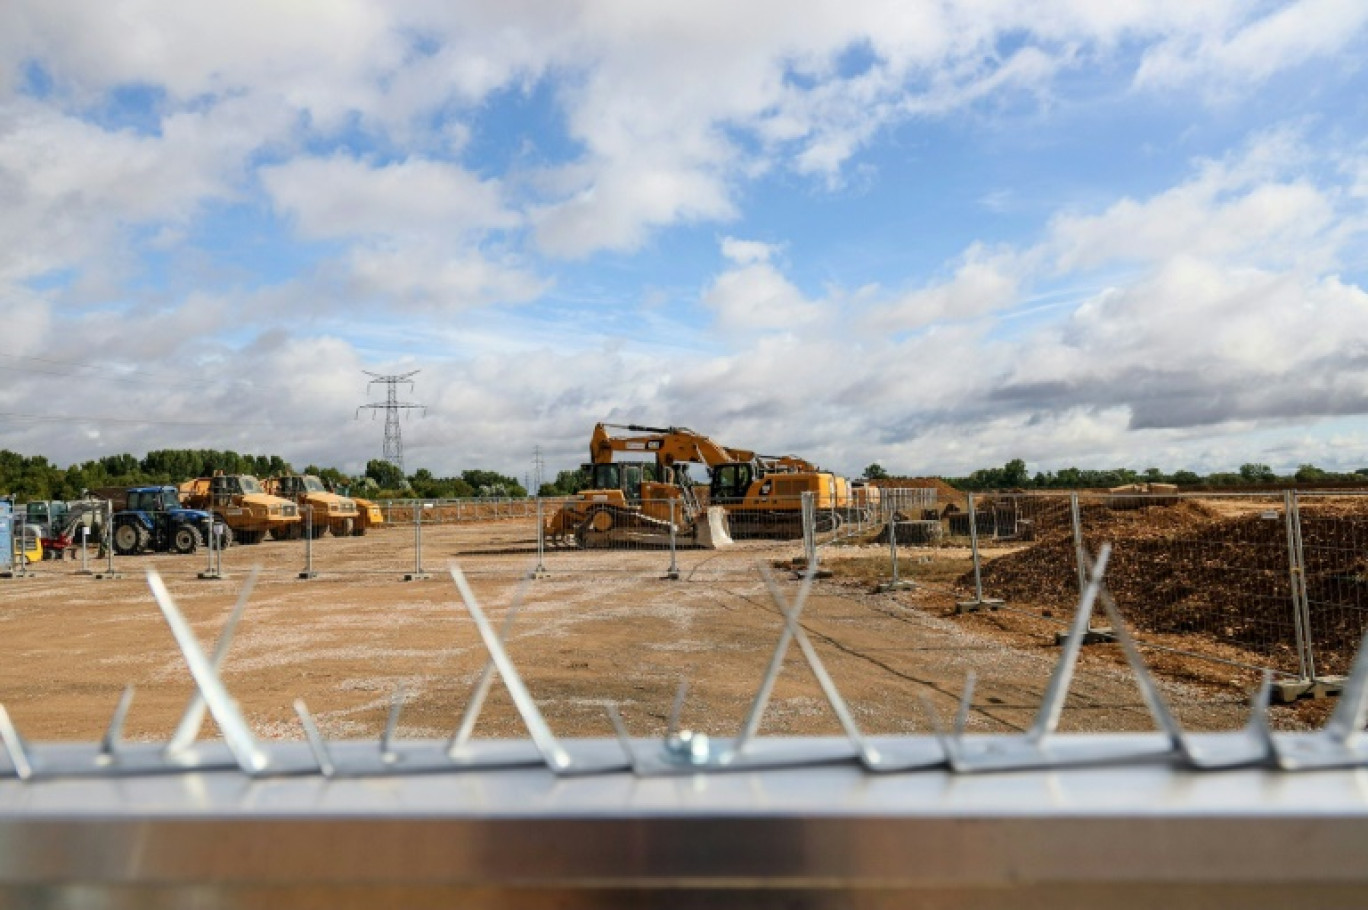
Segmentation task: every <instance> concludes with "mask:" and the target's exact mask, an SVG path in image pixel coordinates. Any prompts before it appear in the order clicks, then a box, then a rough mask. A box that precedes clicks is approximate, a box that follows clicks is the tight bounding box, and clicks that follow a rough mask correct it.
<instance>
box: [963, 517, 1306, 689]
mask: <svg viewBox="0 0 1368 910" xmlns="http://www.w3.org/2000/svg"><path fill="white" fill-rule="evenodd" d="M1075 510H1076V511H1075ZM976 513H977V514H978V515H979V517H978V518H977V521H978V528H979V537H980V541H981V542H982V543H983V545H984V547H985V550H986V555H988V556H989V557H990V558H989V559H988V560H987V562H986V563H985V565H984V567H983V588H984V594H985V596H989V597H994V598H1002V599H1003V600H1005V601H1006V602H1007V603H1008V604H1009V605H1010V606H1012V607H1014V608H1027V609H1030V610H1033V611H1036V612H1040V611H1048V612H1049V613H1050V614H1051V615H1053V616H1055V617H1057V618H1066V617H1067V616H1068V615H1069V613H1070V610H1071V605H1072V602H1073V601H1074V599H1076V598H1077V596H1078V593H1079V578H1080V571H1079V566H1078V560H1077V556H1076V543H1077V542H1078V541H1079V540H1080V539H1081V541H1082V542H1083V544H1084V545H1085V546H1086V547H1088V548H1089V550H1090V551H1091V550H1095V549H1096V548H1097V547H1098V546H1100V545H1101V544H1102V543H1104V542H1109V543H1111V544H1112V546H1113V553H1112V557H1111V559H1112V563H1111V567H1110V568H1109V569H1108V572H1107V586H1108V588H1109V589H1110V591H1111V593H1112V595H1113V597H1114V598H1115V600H1116V602H1117V605H1118V606H1119V607H1120V609H1121V612H1122V614H1123V615H1124V616H1125V617H1126V619H1127V620H1128V621H1129V622H1131V623H1133V624H1134V627H1135V629H1136V630H1137V632H1138V634H1139V637H1140V638H1141V640H1142V641H1144V642H1146V643H1147V644H1151V645H1156V646H1162V647H1166V648H1171V649H1174V650H1179V651H1185V652H1189V653H1194V654H1197V655H1199V656H1202V657H1208V658H1214V659H1217V660H1223V661H1229V662H1232V663H1236V664H1240V665H1246V666H1253V667H1267V668H1269V669H1272V670H1274V671H1276V672H1279V673H1283V674H1287V675H1292V676H1302V675H1304V674H1305V667H1304V663H1305V661H1304V654H1303V651H1302V647H1301V632H1300V630H1299V598H1298V593H1297V590H1296V588H1295V587H1294V584H1293V579H1294V573H1293V571H1292V566H1293V563H1292V559H1293V550H1292V547H1291V544H1292V537H1291V530H1292V528H1291V525H1292V522H1291V520H1290V519H1289V515H1288V510H1287V508H1286V497H1284V496H1283V495H1281V494H1270V495H1263V494H1251V495H1239V496H1210V495H1204V496H1201V497H1196V496H1183V495H1163V496H1156V495H1108V494H1079V495H1078V496H1077V498H1076V499H1075V498H1074V497H1073V496H1071V495H1069V494H1063V495H1040V494H1032V495H1010V496H998V497H994V498H992V499H991V500H987V501H985V502H984V504H983V505H980V506H979V508H978V509H976ZM1075 514H1076V515H1077V519H1076V520H1075ZM988 516H991V517H988ZM994 547H996V548H999V549H1002V548H1004V547H1006V548H1009V552H1005V553H1003V555H1000V556H997V557H996V558H991V557H992V553H991V550H992V549H993V548H994Z"/></svg>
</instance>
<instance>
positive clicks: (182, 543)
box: [171, 525, 204, 553]
mask: <svg viewBox="0 0 1368 910" xmlns="http://www.w3.org/2000/svg"><path fill="white" fill-rule="evenodd" d="M203 544H204V540H203V539H202V538H201V537H200V532H199V528H197V527H195V526H194V525H181V526H180V527H179V528H176V533H175V534H173V535H171V549H173V550H175V551H176V552H177V553H193V552H195V551H196V550H198V549H199V548H200V546H202V545H203Z"/></svg>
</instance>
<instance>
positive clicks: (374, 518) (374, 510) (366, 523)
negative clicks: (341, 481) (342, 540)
mask: <svg viewBox="0 0 1368 910" xmlns="http://www.w3.org/2000/svg"><path fill="white" fill-rule="evenodd" d="M352 500H353V501H354V502H355V503H356V525H355V526H354V527H352V536H353V537H360V536H362V535H363V534H365V533H366V532H367V531H369V530H370V529H371V528H383V527H384V526H385V513H384V512H382V511H380V505H379V504H378V503H374V502H371V501H370V500H369V499H361V498H360V497H359V496H353V497H352Z"/></svg>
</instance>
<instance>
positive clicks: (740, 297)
mask: <svg viewBox="0 0 1368 910" xmlns="http://www.w3.org/2000/svg"><path fill="white" fill-rule="evenodd" d="M702 302H703V304H704V306H706V307H708V308H709V309H711V310H712V311H713V312H714V313H716V314H717V322H718V326H719V328H720V329H722V330H723V331H724V332H732V331H738V330H761V331H766V332H780V333H782V332H792V331H794V330H796V329H798V328H800V327H801V326H803V325H804V324H806V323H811V322H813V321H814V320H816V319H817V318H818V316H819V315H820V314H821V312H822V307H820V306H819V305H818V304H816V303H814V302H813V301H810V300H808V299H807V298H805V297H804V296H803V294H802V292H801V291H799V290H798V288H796V287H794V285H793V284H792V283H791V282H789V281H788V279H786V278H785V277H784V276H783V275H782V274H780V272H779V270H778V269H776V268H775V267H774V266H773V265H771V264H770V263H768V262H765V261H759V262H755V261H752V262H751V263H750V264H748V265H741V266H738V267H736V268H732V269H730V270H728V271H726V272H723V273H722V274H721V275H719V276H718V277H717V278H716V280H714V281H713V283H712V285H711V286H709V287H708V289H707V290H706V291H705V292H704V294H703V301H702Z"/></svg>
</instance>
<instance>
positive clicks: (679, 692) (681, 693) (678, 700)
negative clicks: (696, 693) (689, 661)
mask: <svg viewBox="0 0 1368 910" xmlns="http://www.w3.org/2000/svg"><path fill="white" fill-rule="evenodd" d="M688 694H689V681H688V680H687V679H681V680H680V681H679V688H678V689H676V690H675V697H674V704H673V705H671V706H670V716H669V719H668V720H666V722H665V735H666V736H667V737H670V736H677V735H679V717H680V715H681V714H683V713H684V698H685V696H687V695H688Z"/></svg>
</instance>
